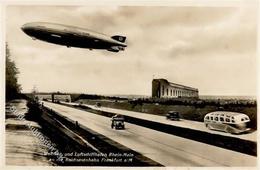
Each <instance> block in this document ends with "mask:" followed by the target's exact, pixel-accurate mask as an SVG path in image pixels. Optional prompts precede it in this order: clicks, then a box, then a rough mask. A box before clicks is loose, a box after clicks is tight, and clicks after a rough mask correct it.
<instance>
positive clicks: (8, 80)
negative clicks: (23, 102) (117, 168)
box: [5, 44, 21, 101]
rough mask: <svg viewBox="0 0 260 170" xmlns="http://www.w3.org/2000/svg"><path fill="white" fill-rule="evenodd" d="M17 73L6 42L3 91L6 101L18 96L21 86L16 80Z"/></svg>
mask: <svg viewBox="0 0 260 170" xmlns="http://www.w3.org/2000/svg"><path fill="white" fill-rule="evenodd" d="M18 74H19V71H18V69H17V68H16V66H15V62H14V61H12V60H11V53H10V50H9V47H8V44H6V61H5V92H6V100H7V101H8V100H12V99H15V98H19V96H20V92H21V86H20V84H18V81H17V75H18Z"/></svg>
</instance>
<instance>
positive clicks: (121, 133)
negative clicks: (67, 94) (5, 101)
mask: <svg viewBox="0 0 260 170" xmlns="http://www.w3.org/2000/svg"><path fill="white" fill-rule="evenodd" d="M44 105H45V107H48V108H51V109H53V110H54V111H56V112H58V113H60V114H62V115H63V116H66V117H68V118H70V119H72V120H74V121H78V122H79V123H80V124H82V125H84V126H86V127H88V128H90V129H92V130H94V131H96V132H97V133H100V134H102V135H104V136H106V137H108V138H110V139H111V140H114V141H116V142H118V143H120V144H122V145H124V146H126V147H129V148H131V149H133V150H135V151H136V152H139V153H141V154H143V155H144V156H146V157H148V158H150V159H152V160H154V161H156V162H158V163H160V164H162V165H164V166H255V165H256V157H254V156H250V155H246V154H242V153H239V152H235V151H231V150H227V149H223V148H219V147H215V146H212V145H207V144H204V143H200V142H196V141H193V140H189V139H185V138H181V137H177V136H174V135H170V134H167V133H163V132H159V131H155V130H152V129H149V128H145V127H142V126H138V125H134V124H130V123H126V129H125V130H114V129H111V128H110V123H111V121H110V119H109V118H107V117H104V116H100V115H96V114H93V113H90V112H86V111H82V110H78V109H74V108H71V107H67V106H63V105H58V104H54V103H49V102H44Z"/></svg>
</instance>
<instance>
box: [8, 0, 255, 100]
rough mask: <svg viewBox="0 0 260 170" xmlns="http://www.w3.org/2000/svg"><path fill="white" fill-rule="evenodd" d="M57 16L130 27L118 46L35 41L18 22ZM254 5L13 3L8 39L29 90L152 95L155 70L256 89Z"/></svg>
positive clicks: (202, 84) (218, 89)
mask: <svg viewBox="0 0 260 170" xmlns="http://www.w3.org/2000/svg"><path fill="white" fill-rule="evenodd" d="M39 21H44V22H51V23H60V24H65V25H73V26H78V27H82V28H87V29H90V30H95V31H97V32H100V33H104V34H106V35H109V36H112V35H124V36H126V37H127V44H128V47H127V48H126V49H125V51H120V52H118V53H113V52H109V51H106V50H92V51H90V50H88V49H81V48H67V47H65V46H60V45H56V44H51V43H47V42H43V41H40V40H36V41H33V40H32V38H31V37H29V36H27V35H26V34H24V33H23V32H22V30H21V29H20V28H21V26H22V25H23V24H25V23H28V22H39ZM256 21H257V9H256V7H255V6H250V5H248V6H246V5H241V6H234V7H212V6H211V7H206V6H202V7H198V6H196V7H195V6H112V5H110V6H37V5H35V6H25V5H23V6H15V5H13V6H8V7H7V8H6V20H5V23H6V41H7V42H8V45H9V48H10V51H11V55H12V59H13V60H14V61H15V63H16V66H17V67H18V69H19V71H20V74H19V79H18V81H19V83H20V84H21V86H22V89H23V92H31V90H32V89H33V87H34V86H36V87H37V89H38V90H39V91H41V92H53V91H61V92H74V93H88V94H104V95H109V94H127V95H128V94H136V95H151V91H152V90H151V85H152V79H153V78H165V79H167V80H169V81H170V82H174V83H179V84H183V85H186V86H191V87H195V88H198V89H199V94H200V95H239V96H243V95H246V96H249V95H250V96H251V95H253V96H254V95H256V83H257V80H256V72H257V67H256V44H257V38H256V37H257V22H256Z"/></svg>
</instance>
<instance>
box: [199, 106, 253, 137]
mask: <svg viewBox="0 0 260 170" xmlns="http://www.w3.org/2000/svg"><path fill="white" fill-rule="evenodd" d="M249 122H250V119H249V117H248V116H247V115H246V114H243V113H238V112H230V111H215V112H211V113H208V114H206V115H205V117H204V124H205V126H206V127H207V128H208V129H210V130H218V131H224V132H227V133H232V134H241V133H245V132H248V131H250V128H248V123H249Z"/></svg>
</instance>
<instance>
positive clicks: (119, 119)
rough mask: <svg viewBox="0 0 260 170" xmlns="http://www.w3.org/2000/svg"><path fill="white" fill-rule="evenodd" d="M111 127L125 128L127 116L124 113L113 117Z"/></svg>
mask: <svg viewBox="0 0 260 170" xmlns="http://www.w3.org/2000/svg"><path fill="white" fill-rule="evenodd" d="M111 128H112V129H113V128H115V129H125V118H124V116H122V115H115V116H113V117H112V118H111Z"/></svg>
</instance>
